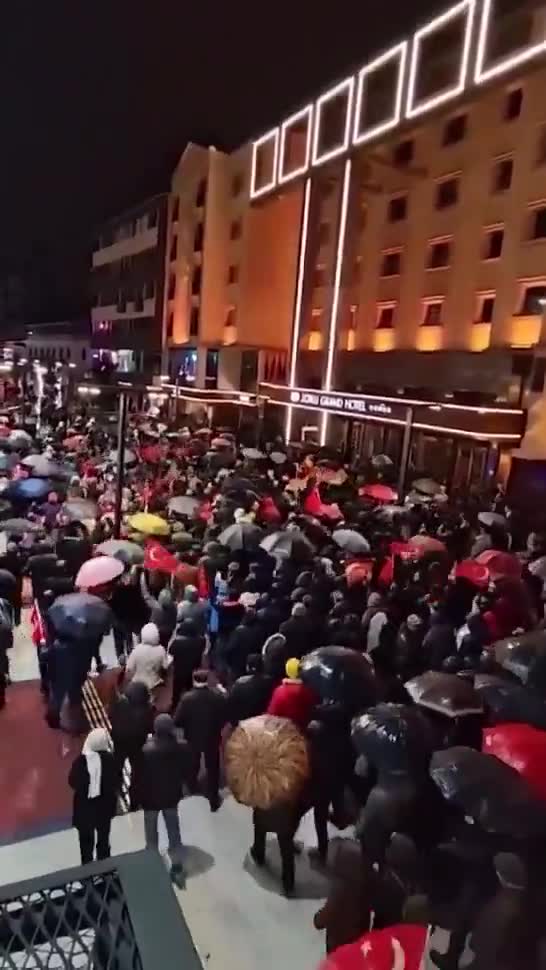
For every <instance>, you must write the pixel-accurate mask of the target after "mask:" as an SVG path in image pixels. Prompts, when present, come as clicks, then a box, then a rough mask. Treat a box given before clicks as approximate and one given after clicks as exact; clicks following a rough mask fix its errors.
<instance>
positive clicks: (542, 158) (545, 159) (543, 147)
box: [535, 125, 546, 165]
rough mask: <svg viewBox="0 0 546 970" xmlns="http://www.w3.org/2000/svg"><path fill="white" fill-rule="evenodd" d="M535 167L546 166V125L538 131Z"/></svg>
mask: <svg viewBox="0 0 546 970" xmlns="http://www.w3.org/2000/svg"><path fill="white" fill-rule="evenodd" d="M535 164H536V165H545V164H546V125H541V126H540V128H539V129H538V141H537V154H536V162H535Z"/></svg>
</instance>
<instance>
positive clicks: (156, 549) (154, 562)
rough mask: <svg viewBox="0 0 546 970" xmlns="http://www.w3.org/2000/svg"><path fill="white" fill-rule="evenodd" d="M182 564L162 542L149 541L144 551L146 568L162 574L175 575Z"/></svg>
mask: <svg viewBox="0 0 546 970" xmlns="http://www.w3.org/2000/svg"><path fill="white" fill-rule="evenodd" d="M179 566H180V563H179V561H178V559H177V558H176V556H173V555H172V553H170V552H168V550H167V549H165V547H164V546H162V545H161V543H160V542H155V541H154V540H153V539H149V540H148V542H147V543H146V546H145V549H144V568H145V569H157V570H159V572H160V573H169V574H170V575H173V574H174V573H175V572H176V571H177V569H178V567H179Z"/></svg>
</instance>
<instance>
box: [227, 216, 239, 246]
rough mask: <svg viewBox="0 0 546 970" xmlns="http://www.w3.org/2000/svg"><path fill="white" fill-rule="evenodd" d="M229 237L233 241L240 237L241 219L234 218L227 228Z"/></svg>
mask: <svg viewBox="0 0 546 970" xmlns="http://www.w3.org/2000/svg"><path fill="white" fill-rule="evenodd" d="M229 238H230V239H231V240H232V241H234V240H236V239H240V238H241V220H240V219H234V220H233V222H232V223H231V226H230V230H229Z"/></svg>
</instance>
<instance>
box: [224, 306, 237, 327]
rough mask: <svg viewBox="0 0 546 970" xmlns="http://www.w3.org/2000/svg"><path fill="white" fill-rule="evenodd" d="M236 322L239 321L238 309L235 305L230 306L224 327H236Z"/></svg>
mask: <svg viewBox="0 0 546 970" xmlns="http://www.w3.org/2000/svg"><path fill="white" fill-rule="evenodd" d="M236 323H237V309H236V307H234V306H230V307H229V308H228V311H227V313H226V319H225V321H224V327H234V326H235V324H236Z"/></svg>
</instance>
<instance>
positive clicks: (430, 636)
mask: <svg viewBox="0 0 546 970" xmlns="http://www.w3.org/2000/svg"><path fill="white" fill-rule="evenodd" d="M456 649H457V646H456V640H455V630H454V628H453V624H452V623H450V622H449V620H448V619H447V617H446V616H445V613H444V612H443V610H442V609H439V610H437V611H434V612H433V613H432V615H431V618H430V627H429V629H428V630H427V632H426V633H425V636H424V638H423V665H424V666H425V667H426V669H427V670H441V669H442V664H443V663H444V661H445V660H447V658H448V657H451V656H453V654H454V653H455V652H456Z"/></svg>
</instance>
